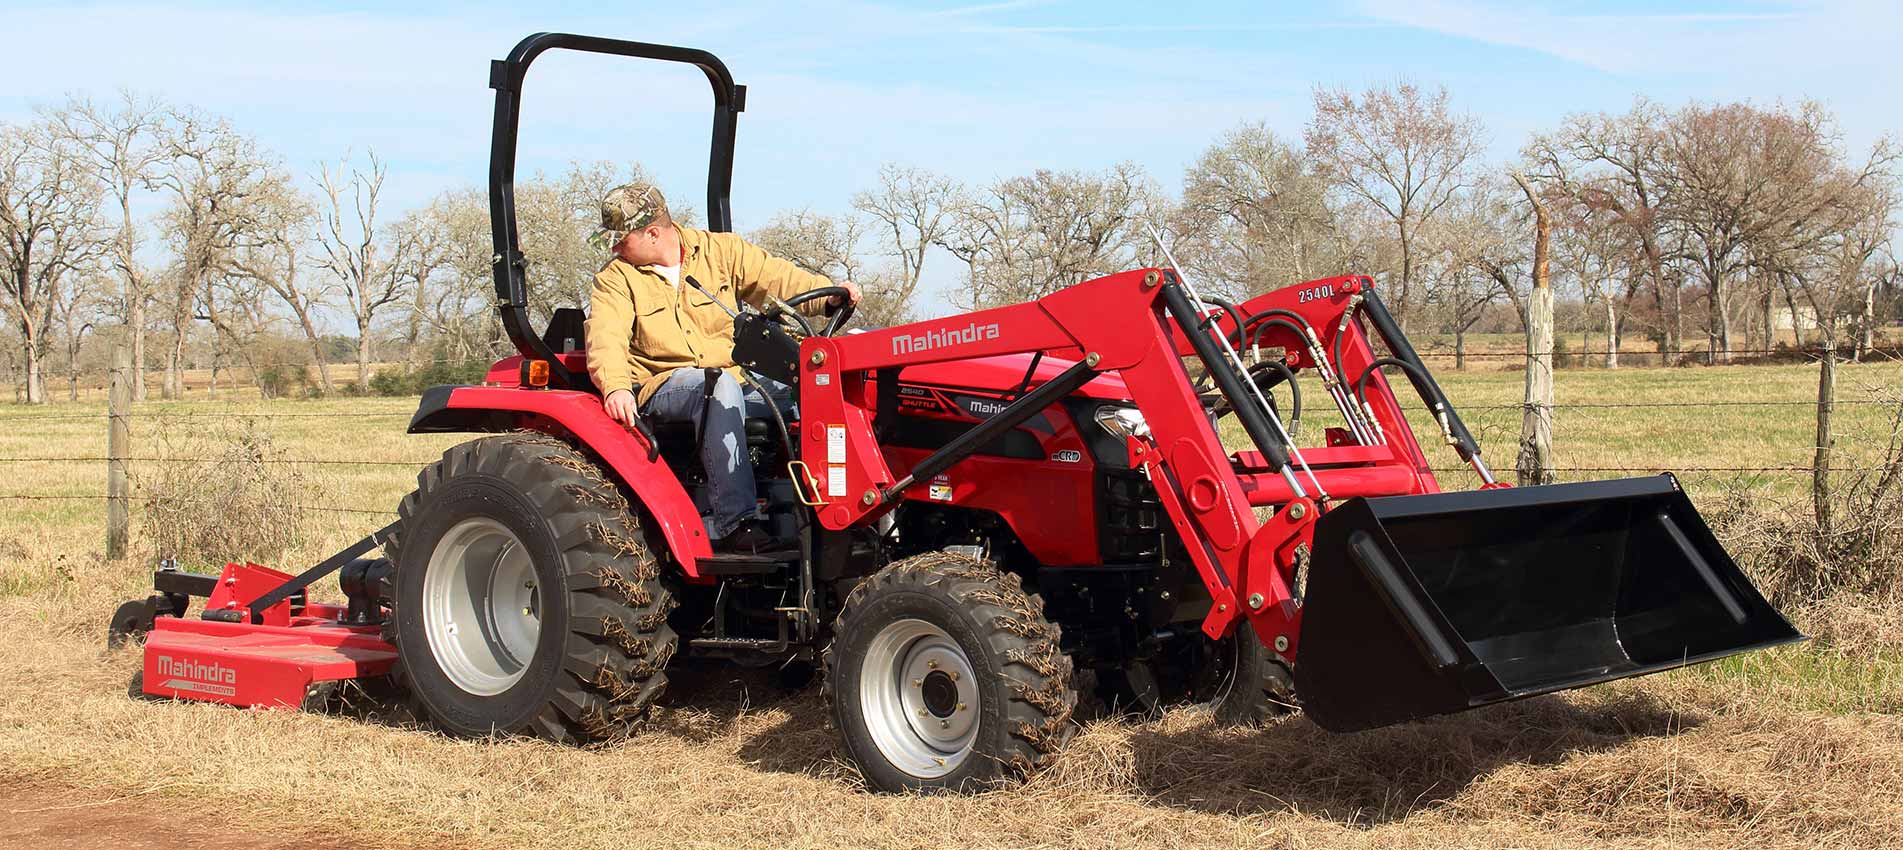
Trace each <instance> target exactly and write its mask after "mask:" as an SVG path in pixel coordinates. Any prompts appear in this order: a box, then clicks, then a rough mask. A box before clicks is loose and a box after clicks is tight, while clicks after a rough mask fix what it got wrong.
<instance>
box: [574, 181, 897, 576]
mask: <svg viewBox="0 0 1903 850" xmlns="http://www.w3.org/2000/svg"><path fill="white" fill-rule="evenodd" d="M591 241H592V242H593V243H594V244H595V245H597V246H599V247H602V248H605V249H607V250H609V251H610V252H611V253H612V254H613V256H612V257H611V258H610V259H609V261H608V264H607V265H605V266H603V267H602V269H601V271H600V272H599V273H597V274H596V275H595V283H594V289H593V291H592V293H591V295H590V296H589V316H588V324H587V340H588V373H589V377H591V378H592V379H593V380H594V382H595V386H596V387H597V388H599V389H600V390H601V394H602V404H603V407H605V408H606V409H607V412H608V415H609V416H610V417H612V418H613V419H614V420H615V421H617V422H620V423H621V424H622V425H624V426H627V427H630V428H632V427H634V426H635V423H636V421H637V420H638V418H639V417H641V416H643V415H645V416H650V417H653V418H654V419H656V420H659V421H663V422H691V423H693V424H694V425H695V426H696V428H697V429H698V430H699V431H700V432H701V433H702V435H703V436H702V439H701V444H700V458H701V463H702V465H703V467H704V468H705V469H706V473H707V489H708V499H707V502H708V504H707V506H706V513H705V514H704V515H703V516H702V520H703V521H705V522H706V524H707V534H708V536H709V537H710V538H711V539H712V541H713V546H714V548H715V549H716V550H720V551H727V552H735V553H742V554H765V553H768V552H774V551H782V550H785V549H787V548H790V546H791V545H792V543H791V541H787V540H780V539H776V538H774V537H773V536H772V534H771V533H770V532H768V531H767V529H766V528H765V526H764V525H763V524H762V523H760V522H758V521H756V520H755V518H754V512H755V506H756V504H757V493H756V489H755V486H754V480H753V466H752V462H751V461H750V460H749V459H748V457H747V450H746V436H745V433H744V428H745V425H746V416H747V413H746V405H747V402H748V396H750V395H751V396H753V397H754V400H755V401H756V403H761V404H765V403H770V402H769V400H767V399H762V398H759V397H758V395H759V394H758V393H753V392H748V391H746V390H745V389H744V388H743V384H742V381H741V378H740V367H739V366H737V365H735V364H734V360H733V332H734V325H733V319H734V314H735V312H737V311H738V310H739V302H740V301H741V300H743V299H744V300H745V301H747V302H748V303H750V304H752V305H754V306H755V307H759V306H761V305H762V304H763V302H765V300H766V298H767V297H768V296H772V297H774V298H779V299H782V300H785V299H788V298H791V297H793V296H795V295H798V294H800V293H803V292H809V291H811V290H814V289H818V288H820V287H825V286H835V285H836V286H841V287H844V288H845V289H846V290H847V291H848V292H849V293H850V295H849V297H850V298H851V299H852V301H853V303H855V304H856V303H858V301H859V288H858V287H857V286H855V285H854V284H853V283H852V282H851V281H842V282H840V283H838V284H834V283H833V282H832V281H831V280H828V279H827V278H826V277H824V276H823V275H817V274H813V273H812V272H808V271H805V270H803V269H801V268H799V267H798V266H795V265H793V264H792V263H790V262H788V261H786V260H784V259H781V258H779V257H775V256H773V255H771V254H769V253H767V252H766V250H765V249H763V248H761V247H759V246H758V245H754V244H752V243H750V242H748V241H746V240H745V239H742V238H740V237H739V236H736V235H734V234H731V233H713V232H709V231H705V230H696V229H694V228H691V227H681V226H680V225H678V224H676V223H675V222H674V219H673V217H672V216H671V215H669V214H668V210H667V200H666V198H664V197H663V196H662V195H661V190H660V189H658V188H656V187H654V186H652V185H647V184H643V183H631V184H628V185H625V186H618V187H616V188H614V189H612V190H610V191H609V192H608V194H607V195H606V196H605V197H603V198H602V200H601V229H600V231H599V232H598V233H596V234H595V236H594V238H593V240H591ZM828 302H829V303H830V304H831V305H832V306H835V307H837V306H839V302H840V299H839V298H838V297H834V298H832V299H828ZM714 370H720V371H717V372H716V371H714ZM710 374H711V375H716V376H717V377H716V378H715V379H714V380H715V383H714V386H713V387H712V389H711V390H709V388H708V387H707V385H706V382H707V380H708V376H709V375H710ZM703 417H705V419H706V421H705V422H702V421H701V420H702V418H703Z"/></svg>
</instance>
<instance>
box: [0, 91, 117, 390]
mask: <svg viewBox="0 0 1903 850" xmlns="http://www.w3.org/2000/svg"><path fill="white" fill-rule="evenodd" d="M84 155H85V154H84V153H83V152H82V151H80V150H78V149H77V148H76V146H75V145H73V144H72V143H71V142H70V141H68V140H66V139H64V138H62V137H61V136H59V135H58V134H57V133H55V132H54V129H53V127H51V126H49V125H47V124H45V123H36V124H33V125H29V126H26V127H14V126H8V127H0V274H3V275H4V277H5V286H6V293H7V301H8V305H9V306H10V307H12V308H13V309H12V312H13V318H14V321H15V323H16V325H17V327H18V329H19V333H20V351H21V361H22V363H23V364H24V365H25V371H26V393H25V400H26V402H27V403H28V404H41V403H44V402H45V401H46V386H45V374H44V362H43V361H44V359H45V357H46V354H47V352H48V351H49V350H50V348H51V345H52V339H51V337H50V333H51V331H52V329H53V321H54V312H55V310H56V309H57V307H58V305H59V304H60V303H61V302H62V301H65V300H67V299H68V298H70V297H72V295H71V293H69V292H68V291H67V290H68V289H69V288H70V287H72V286H73V285H74V284H75V283H76V282H77V280H78V278H79V271H80V270H81V268H82V267H83V266H85V265H86V264H88V263H91V262H92V261H94V260H95V259H97V257H98V256H99V253H100V251H101V248H102V245H101V242H100V238H99V231H98V228H97V225H96V219H97V217H98V212H99V196H100V186H99V183H98V182H97V181H96V180H94V179H93V177H92V174H91V173H90V171H89V170H88V168H87V167H86V163H85V162H84V160H83V159H82V157H84Z"/></svg>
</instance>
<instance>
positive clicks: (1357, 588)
mask: <svg viewBox="0 0 1903 850" xmlns="http://www.w3.org/2000/svg"><path fill="white" fill-rule="evenodd" d="M1803 639H1804V638H1803V635H1800V634H1798V632H1797V630H1796V629H1793V628H1792V627H1791V624H1790V623H1789V622H1788V621H1786V620H1785V619H1784V617H1783V616H1782V615H1780V614H1779V613H1778V612H1777V610H1776V609H1774V608H1772V607H1771V605H1770V604H1769V603H1767V602H1766V601H1765V600H1764V597H1763V596H1761V595H1759V593H1758V591H1757V589H1756V588H1755V587H1753V586H1752V585H1751V582H1750V580H1749V579H1747V578H1745V576H1744V574H1743V573H1742V572H1741V571H1740V570H1739V569H1738V565H1737V564H1736V563H1735V562H1733V561H1732V560H1731V558H1730V556H1728V555H1726V554H1725V551H1724V549H1723V548H1721V547H1720V546H1719V544H1718V541H1717V540H1716V539H1715V538H1713V537H1712V534H1711V530H1710V529H1709V528H1707V527H1706V526H1705V522H1704V520H1703V519H1702V518H1700V517H1699V515H1698V511H1697V510H1696V509H1694V508H1693V507H1692V503H1691V500H1690V499H1688V498H1686V496H1685V494H1684V492H1683V491H1681V490H1680V489H1679V488H1678V482H1677V481H1676V480H1675V479H1673V478H1672V477H1671V476H1669V475H1661V476H1656V477H1651V478H1627V479H1619V480H1614V481H1593V482H1586V483H1579V484H1554V485H1548V486H1543V487H1524V488H1505V489H1498V490H1479V491H1471V492H1460V493H1439V494H1433V495H1424V496H1391V497H1384V498H1372V499H1362V498H1357V499H1350V500H1348V501H1346V502H1343V503H1342V504H1340V505H1338V506H1336V507H1335V508H1334V509H1333V510H1330V511H1328V512H1327V513H1326V514H1324V515H1323V516H1322V517H1321V519H1320V520H1318V521H1317V524H1316V530H1315V547H1314V558H1313V561H1312V564H1311V566H1310V570H1309V577H1308V584H1307V589H1306V592H1305V595H1304V601H1303V609H1302V632H1301V649H1300V654H1299V656H1298V658H1297V661H1296V667H1295V682H1296V691H1297V693H1298V694H1299V695H1300V696H1301V699H1302V705H1303V709H1304V711H1306V712H1307V713H1308V715H1309V717H1310V718H1311V719H1313V720H1314V721H1315V722H1316V723H1317V724H1319V725H1320V726H1322V727H1323V728H1325V729H1329V730H1331V731H1336V732H1351V731H1355V730H1359V729H1371V728H1374V727H1377V726H1385V725H1388V724H1391V723H1399V722H1402V721H1405V720H1410V719H1414V718H1419V717H1427V716H1431V715H1436V714H1446V713H1450V712H1455V711H1464V710H1466V709H1469V708H1475V707H1478V706H1482V705H1487V704H1489V703H1496V702H1504V701H1506V700H1512V699H1519V698H1521V697H1527V696H1532V695H1534V694H1543V693H1550V692H1552V691H1559V690H1565V689H1567V688H1577V687H1581V686H1584V685H1591V684H1596V683H1599V682H1606V681H1611V680H1613V679H1621V678H1625V677H1627V676H1641V675H1645V674H1647V673H1654V672H1657V671H1660V670H1667V669H1670V668H1673V667H1679V666H1682V665H1686V664H1693V663H1697V662H1700V661H1707V660H1710V659H1714V658H1719V657H1722V656H1726V655H1731V654H1733V653H1738V652H1744V651H1746V650H1751V649H1761V648H1764V647H1769V646H1776V645H1778V644H1783V643H1790V642H1793V641H1799V640H1803Z"/></svg>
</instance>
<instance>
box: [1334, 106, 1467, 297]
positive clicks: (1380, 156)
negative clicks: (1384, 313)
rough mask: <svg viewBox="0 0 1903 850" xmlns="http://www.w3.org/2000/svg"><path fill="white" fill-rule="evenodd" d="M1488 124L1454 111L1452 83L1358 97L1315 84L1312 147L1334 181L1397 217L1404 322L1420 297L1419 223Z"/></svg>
mask: <svg viewBox="0 0 1903 850" xmlns="http://www.w3.org/2000/svg"><path fill="white" fill-rule="evenodd" d="M1481 132H1482V131H1481V128H1480V124H1479V122H1478V121H1476V120H1475V119H1474V118H1473V117H1472V116H1469V115H1463V114H1456V113H1454V112H1453V111H1452V109H1451V108H1450V107H1449V104H1448V96H1447V90H1446V89H1445V88H1441V89H1439V90H1437V91H1435V92H1432V93H1429V92H1423V91H1422V90H1421V89H1420V88H1419V87H1417V86H1415V85H1414V84H1413V83H1410V82H1407V81H1402V82H1399V83H1396V84H1395V85H1394V86H1393V87H1392V88H1383V87H1374V88H1370V89H1368V90H1367V91H1366V92H1364V93H1362V95H1361V96H1360V97H1359V98H1356V97H1355V96H1354V95H1353V94H1350V93H1349V92H1347V91H1329V90H1326V89H1319V88H1318V89H1316V90H1315V117H1314V118H1313V119H1312V120H1311V121H1310V122H1309V125H1308V131H1307V133H1306V139H1307V142H1308V151H1309V155H1310V156H1313V157H1315V159H1316V161H1317V164H1318V165H1319V166H1320V167H1321V168H1322V170H1323V172H1324V173H1325V174H1327V175H1328V177H1329V179H1330V180H1331V181H1333V183H1334V185H1335V186H1337V187H1338V188H1339V189H1341V190H1342V191H1343V192H1345V193H1346V194H1347V195H1348V196H1350V197H1352V198H1355V199H1358V200H1359V201H1361V202H1363V203H1366V204H1368V205H1369V206H1371V207H1373V208H1374V209H1376V210H1378V211H1380V213H1381V215H1382V216H1383V217H1384V218H1385V219H1386V220H1387V221H1388V222H1389V223H1390V224H1392V225H1393V227H1394V233H1395V238H1396V239H1397V240H1398V241H1399V243H1400V265H1401V267H1400V278H1401V287H1400V293H1399V295H1400V297H1399V298H1398V299H1396V300H1395V304H1394V313H1395V317H1396V319H1397V321H1400V322H1402V324H1403V325H1405V324H1406V321H1407V315H1408V313H1409V311H1410V310H1411V309H1412V307H1413V304H1414V301H1415V300H1416V295H1415V291H1414V261H1415V251H1416V248H1417V246H1416V245H1415V242H1416V239H1417V234H1418V231H1419V230H1420V228H1421V226H1422V225H1423V224H1425V223H1426V222H1428V221H1431V220H1432V219H1433V218H1434V216H1435V215H1436V214H1437V213H1439V212H1440V210H1441V208H1442V207H1444V206H1446V205H1447V204H1448V202H1450V201H1451V200H1452V199H1453V197H1454V195H1455V193H1456V192H1458V191H1459V189H1460V187H1461V185H1462V183H1463V181H1464V180H1465V178H1466V172H1467V170H1468V168H1469V166H1470V164H1471V163H1472V162H1473V161H1474V160H1475V159H1477V158H1478V157H1479V155H1480V149H1481V145H1482V141H1481Z"/></svg>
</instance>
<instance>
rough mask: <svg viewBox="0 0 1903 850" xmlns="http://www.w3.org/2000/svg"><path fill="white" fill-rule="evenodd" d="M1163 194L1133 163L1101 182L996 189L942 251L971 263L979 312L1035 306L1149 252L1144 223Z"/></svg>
mask: <svg viewBox="0 0 1903 850" xmlns="http://www.w3.org/2000/svg"><path fill="white" fill-rule="evenodd" d="M1156 194H1157V192H1156V189H1155V187H1154V186H1152V185H1151V184H1150V181H1149V178H1148V177H1146V176H1145V175H1144V174H1143V171H1142V169H1140V168H1138V167H1137V166H1136V165H1135V164H1132V163H1124V164H1122V165H1118V166H1116V167H1115V168H1112V169H1110V170H1108V171H1106V172H1103V173H1100V174H1090V173H1085V172H1075V171H1072V172H1054V171H1037V172H1035V173H1032V174H1030V175H1026V176H1023V177H1012V178H1008V179H1005V180H1001V181H999V182H997V183H995V184H993V185H991V186H990V187H988V188H987V189H986V190H985V192H984V193H983V196H982V197H980V198H977V199H974V200H972V201H971V202H969V203H967V204H966V205H965V207H963V208H962V209H960V210H959V211H958V214H957V216H956V218H955V219H954V224H953V227H952V228H951V229H950V232H948V233H947V234H946V236H945V238H944V239H943V240H941V241H940V242H939V245H940V246H941V247H944V248H946V249H947V250H949V251H951V252H952V254H953V255H954V256H956V257H958V258H959V259H961V260H963V261H964V262H965V264H966V267H967V270H968V273H969V276H968V278H967V286H968V290H967V298H968V300H967V303H968V304H970V305H971V306H972V307H995V306H999V305H1002V304H1015V303H1019V302H1023V301H1029V300H1032V299H1034V298H1039V297H1042V296H1044V295H1048V294H1050V293H1052V292H1055V291H1056V290H1058V289H1061V288H1063V287H1066V286H1070V285H1072V284H1075V283H1079V282H1081V281H1084V280H1088V279H1090V278H1092V277H1097V276H1100V275H1104V274H1108V273H1111V272H1115V271H1119V270H1121V269H1123V268H1125V267H1127V266H1128V265H1130V263H1131V262H1132V261H1133V260H1134V258H1135V257H1137V256H1138V255H1139V253H1141V252H1145V251H1147V250H1148V240H1147V237H1146V236H1144V235H1143V234H1144V231H1143V229H1142V225H1141V222H1142V221H1143V219H1144V218H1145V217H1146V216H1148V215H1149V213H1150V210H1151V209H1153V208H1154V207H1156V206H1157V205H1158V202H1157V200H1156Z"/></svg>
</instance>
